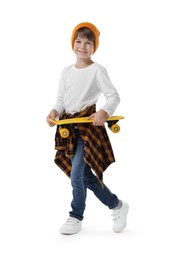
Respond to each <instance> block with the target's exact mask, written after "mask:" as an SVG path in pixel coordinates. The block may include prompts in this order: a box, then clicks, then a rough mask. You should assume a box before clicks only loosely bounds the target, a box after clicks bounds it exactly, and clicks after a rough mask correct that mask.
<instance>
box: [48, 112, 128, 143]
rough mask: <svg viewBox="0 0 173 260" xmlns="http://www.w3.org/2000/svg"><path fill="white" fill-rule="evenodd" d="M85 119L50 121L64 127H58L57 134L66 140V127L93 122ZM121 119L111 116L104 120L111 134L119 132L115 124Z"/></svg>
mask: <svg viewBox="0 0 173 260" xmlns="http://www.w3.org/2000/svg"><path fill="white" fill-rule="evenodd" d="M87 118H88V117H76V118H69V119H61V120H54V119H50V121H51V122H52V123H54V124H56V125H59V126H64V127H60V129H59V132H60V135H61V136H62V137H63V138H67V137H68V136H69V134H70V132H69V130H68V125H72V124H82V123H85V124H86V123H92V122H93V121H94V118H91V119H89V120H88V119H87ZM121 119H124V117H123V116H112V117H109V118H108V119H107V120H106V122H107V123H108V127H109V128H110V129H111V131H112V132H113V133H118V132H119V131H120V126H119V125H118V124H117V122H118V121H119V120H121ZM65 126H66V127H65Z"/></svg>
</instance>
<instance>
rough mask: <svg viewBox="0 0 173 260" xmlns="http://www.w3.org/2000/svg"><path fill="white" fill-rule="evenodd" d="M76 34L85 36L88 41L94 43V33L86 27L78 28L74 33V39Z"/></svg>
mask: <svg viewBox="0 0 173 260" xmlns="http://www.w3.org/2000/svg"><path fill="white" fill-rule="evenodd" d="M78 36H79V37H81V38H85V37H86V38H87V39H88V40H89V41H91V42H93V43H94V44H95V37H94V33H93V32H92V31H91V30H90V29H89V28H88V27H82V28H79V29H78V30H77V31H76V33H75V36H74V39H75V40H76V39H77V37H78Z"/></svg>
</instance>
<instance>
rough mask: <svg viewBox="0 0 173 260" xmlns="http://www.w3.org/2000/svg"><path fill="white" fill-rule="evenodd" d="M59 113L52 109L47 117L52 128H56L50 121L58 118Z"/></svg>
mask: <svg viewBox="0 0 173 260" xmlns="http://www.w3.org/2000/svg"><path fill="white" fill-rule="evenodd" d="M58 115H59V114H58V112H57V111H56V110H55V109H52V110H51V111H50V113H49V114H48V116H47V117H46V121H47V123H48V125H49V126H50V127H52V126H55V124H54V123H53V122H51V121H50V119H55V118H56V117H57V116H58Z"/></svg>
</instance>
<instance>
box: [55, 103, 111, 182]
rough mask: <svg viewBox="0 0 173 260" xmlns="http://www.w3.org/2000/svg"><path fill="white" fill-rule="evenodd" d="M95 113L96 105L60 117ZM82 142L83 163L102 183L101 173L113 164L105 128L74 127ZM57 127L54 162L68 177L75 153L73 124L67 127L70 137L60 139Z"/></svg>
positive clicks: (85, 124) (83, 115)
mask: <svg viewBox="0 0 173 260" xmlns="http://www.w3.org/2000/svg"><path fill="white" fill-rule="evenodd" d="M95 112H96V105H92V106H90V107H88V108H86V109H85V110H83V111H81V112H80V113H75V114H66V113H63V114H61V116H60V118H59V119H60V120H61V119H67V118H75V117H86V116H90V115H91V114H93V113H95ZM76 126H77V128H78V130H79V132H80V135H81V138H82V140H83V141H84V161H85V162H86V163H87V164H88V165H89V166H90V168H91V169H93V171H94V172H95V174H96V176H97V177H98V179H99V181H100V182H101V183H102V181H103V172H104V171H105V170H106V168H107V167H108V166H109V165H110V164H111V163H113V162H115V158H114V154H113V150H112V146H111V143H110V141H109V137H108V135H107V132H106V129H105V126H94V125H93V124H92V123H81V124H77V125H76ZM59 127H60V126H57V130H56V134H55V149H56V150H57V152H56V155H55V159H54V162H55V163H56V164H57V165H58V166H59V167H60V168H61V170H62V171H63V172H65V174H66V175H67V176H68V177H70V172H71V169H72V164H71V158H72V157H73V156H74V153H75V131H74V127H75V124H72V125H67V128H68V130H69V131H70V135H69V137H68V138H62V137H61V136H60V134H59Z"/></svg>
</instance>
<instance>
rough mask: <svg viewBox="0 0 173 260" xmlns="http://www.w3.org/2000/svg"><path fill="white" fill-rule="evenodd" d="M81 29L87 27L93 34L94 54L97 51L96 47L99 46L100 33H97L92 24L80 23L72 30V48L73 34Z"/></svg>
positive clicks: (72, 43) (72, 42)
mask: <svg viewBox="0 0 173 260" xmlns="http://www.w3.org/2000/svg"><path fill="white" fill-rule="evenodd" d="M82 27H87V28H89V29H90V30H91V31H92V32H93V34H94V38H95V43H94V52H95V51H96V50H97V48H98V46H99V35H100V32H99V30H98V29H97V27H96V26H95V25H94V24H92V23H88V22H84V23H80V24H78V25H77V26H76V27H75V28H74V30H73V32H72V36H71V45H72V48H73V47H74V40H75V39H74V37H75V33H76V32H77V30H79V29H80V28H82ZM94 52H93V53H94Z"/></svg>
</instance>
